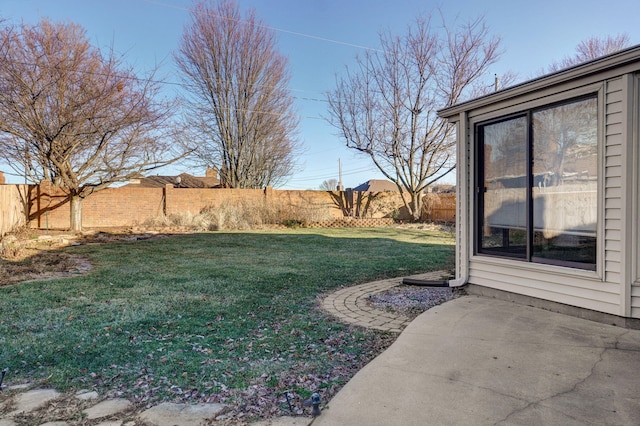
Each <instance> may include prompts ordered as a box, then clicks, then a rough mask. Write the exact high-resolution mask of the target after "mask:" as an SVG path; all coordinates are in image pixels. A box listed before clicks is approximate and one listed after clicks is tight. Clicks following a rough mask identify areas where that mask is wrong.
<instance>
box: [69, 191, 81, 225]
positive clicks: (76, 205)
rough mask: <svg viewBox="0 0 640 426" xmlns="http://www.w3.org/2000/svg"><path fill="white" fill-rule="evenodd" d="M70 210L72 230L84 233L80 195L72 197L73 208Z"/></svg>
mask: <svg viewBox="0 0 640 426" xmlns="http://www.w3.org/2000/svg"><path fill="white" fill-rule="evenodd" d="M69 210H70V214H71V216H70V223H71V230H72V231H74V232H80V231H82V197H80V196H79V195H72V196H71V207H70V209H69Z"/></svg>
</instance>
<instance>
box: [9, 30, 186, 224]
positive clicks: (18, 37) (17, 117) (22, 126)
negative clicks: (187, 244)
mask: <svg viewBox="0 0 640 426" xmlns="http://www.w3.org/2000/svg"><path fill="white" fill-rule="evenodd" d="M0 63H2V66H1V67H0V156H1V157H2V159H3V160H4V161H6V162H7V163H8V164H11V165H13V166H14V169H16V170H17V169H19V168H22V169H23V170H22V171H23V172H24V173H25V176H27V177H28V179H29V180H30V181H32V182H39V181H41V180H50V181H52V182H53V183H54V184H56V185H60V186H61V187H62V188H64V189H65V190H66V191H68V196H69V200H70V203H71V218H70V219H71V220H70V222H71V228H72V229H73V230H76V231H77V230H81V229H82V200H83V199H84V198H85V197H87V196H88V195H89V194H91V193H92V192H95V191H98V190H101V189H103V188H106V187H107V186H109V185H111V184H113V183H116V182H122V181H125V180H128V179H129V178H131V177H132V176H134V175H138V174H139V173H141V172H143V171H146V170H150V169H154V168H157V167H160V166H162V165H166V164H167V163H169V162H170V161H172V160H173V159H175V157H174V158H172V159H167V158H166V157H167V154H169V153H170V152H171V148H172V146H173V145H172V144H171V143H170V141H169V140H168V139H167V140H163V137H165V136H167V135H168V132H169V127H168V120H169V112H170V110H171V109H170V108H169V106H168V105H166V104H165V103H161V102H158V101H156V100H155V99H156V98H155V97H156V95H157V91H158V85H157V84H156V83H154V82H152V81H151V80H148V79H147V80H144V79H139V78H137V76H136V75H135V74H134V72H133V71H132V69H131V68H128V67H125V66H124V65H123V63H122V60H121V58H120V57H117V56H115V55H114V54H113V52H109V53H107V54H103V53H102V52H101V51H100V50H99V49H97V48H95V47H93V46H91V44H90V43H89V42H88V40H87V37H86V35H85V31H84V29H83V28H82V27H81V26H79V25H76V24H73V23H70V24H57V23H52V22H50V21H48V20H46V19H45V20H42V21H41V22H40V23H39V24H37V25H29V24H22V25H21V26H20V27H12V26H5V27H3V28H2V30H1V31H0Z"/></svg>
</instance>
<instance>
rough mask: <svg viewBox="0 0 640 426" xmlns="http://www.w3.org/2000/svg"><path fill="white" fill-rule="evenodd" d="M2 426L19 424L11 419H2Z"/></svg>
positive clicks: (0, 420)
mask: <svg viewBox="0 0 640 426" xmlns="http://www.w3.org/2000/svg"><path fill="white" fill-rule="evenodd" d="M0 426H18V423H16V422H14V421H13V420H11V419H0Z"/></svg>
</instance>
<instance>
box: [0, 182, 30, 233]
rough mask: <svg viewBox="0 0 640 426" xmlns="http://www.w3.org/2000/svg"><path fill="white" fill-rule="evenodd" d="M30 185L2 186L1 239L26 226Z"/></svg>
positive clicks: (0, 190) (0, 199)
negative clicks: (8, 233)
mask: <svg viewBox="0 0 640 426" xmlns="http://www.w3.org/2000/svg"><path fill="white" fill-rule="evenodd" d="M28 189H29V186H28V185H0V237H2V236H3V235H5V234H6V233H7V232H11V231H12V230H14V229H15V228H17V227H19V226H23V225H25V224H26V218H27V214H26V206H27V205H28V203H27V200H28Z"/></svg>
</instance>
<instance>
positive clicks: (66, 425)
mask: <svg viewBox="0 0 640 426" xmlns="http://www.w3.org/2000/svg"><path fill="white" fill-rule="evenodd" d="M40 426H69V423H67V422H46V423H42V424H41V425H40Z"/></svg>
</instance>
